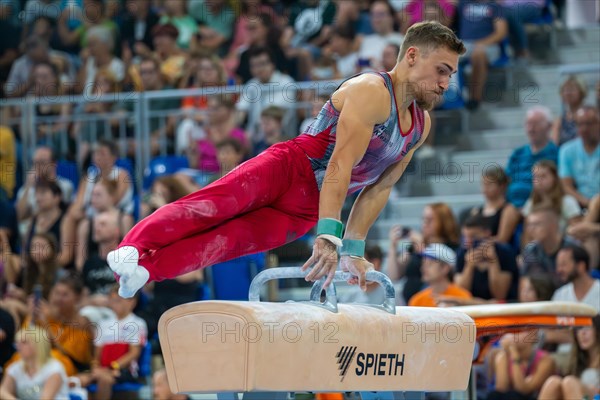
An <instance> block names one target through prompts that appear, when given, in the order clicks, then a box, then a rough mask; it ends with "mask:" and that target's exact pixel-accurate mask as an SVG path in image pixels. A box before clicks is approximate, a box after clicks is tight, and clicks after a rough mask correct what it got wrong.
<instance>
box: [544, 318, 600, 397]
mask: <svg viewBox="0 0 600 400" xmlns="http://www.w3.org/2000/svg"><path fill="white" fill-rule="evenodd" d="M592 323H593V325H592V326H582V327H578V328H576V329H575V331H574V332H573V336H574V337H573V342H574V343H575V346H573V349H572V351H571V357H570V362H569V370H568V371H567V376H565V377H564V378H562V377H560V376H552V377H550V378H548V379H547V380H546V382H545V383H544V386H543V387H542V390H541V392H540V396H539V398H540V399H544V400H568V399H592V398H594V396H598V394H600V315H596V316H595V317H594V318H592Z"/></svg>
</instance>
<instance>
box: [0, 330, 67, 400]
mask: <svg viewBox="0 0 600 400" xmlns="http://www.w3.org/2000/svg"><path fill="white" fill-rule="evenodd" d="M16 337H17V339H16V345H17V349H18V352H19V355H20V356H21V359H20V360H19V361H17V362H16V363H14V364H12V365H11V366H10V367H8V368H7V370H6V373H5V374H4V376H3V378H2V383H1V384H0V398H2V399H5V400H17V399H31V398H40V399H61V400H67V399H68V398H69V385H68V381H67V375H66V374H65V369H64V368H63V366H62V365H61V363H60V362H58V361H57V360H55V359H54V358H53V357H52V355H51V354H50V349H51V344H50V340H49V339H48V338H49V336H48V333H47V332H46V331H45V329H43V328H41V327H36V326H33V327H27V328H23V329H21V330H20V331H19V332H17V335H16Z"/></svg>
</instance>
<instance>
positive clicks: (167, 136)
mask: <svg viewBox="0 0 600 400" xmlns="http://www.w3.org/2000/svg"><path fill="white" fill-rule="evenodd" d="M139 75H140V82H139V89H140V91H143V92H150V91H158V90H169V89H173V88H174V87H173V86H171V85H170V84H167V83H166V82H165V80H164V78H163V74H162V73H161V66H160V62H159V60H158V59H157V58H155V57H144V58H142V60H141V61H140V64H139ZM149 103H150V105H149V107H150V113H152V112H154V111H167V110H177V109H178V108H179V107H180V102H179V100H178V99H176V98H167V99H156V100H153V101H150V102H149ZM134 108H135V105H134V104H133V103H131V102H129V103H127V109H128V110H129V111H133V110H134ZM148 124H149V128H150V141H151V150H152V154H157V153H158V152H159V149H160V148H161V146H164V148H166V149H167V153H172V152H173V148H174V145H175V141H174V140H172V137H173V135H174V132H175V124H176V119H175V117H174V116H168V117H166V118H162V117H161V118H157V117H154V118H152V117H150V118H149V121H148ZM165 140H166V143H165V142H164V141H165Z"/></svg>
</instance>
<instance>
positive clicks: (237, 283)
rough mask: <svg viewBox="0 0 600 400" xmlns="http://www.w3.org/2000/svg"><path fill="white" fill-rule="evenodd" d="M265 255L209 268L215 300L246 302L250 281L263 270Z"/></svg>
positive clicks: (249, 256) (241, 258)
mask: <svg viewBox="0 0 600 400" xmlns="http://www.w3.org/2000/svg"><path fill="white" fill-rule="evenodd" d="M265 262H266V253H257V254H252V255H248V256H243V257H240V258H236V259H233V260H230V261H226V262H224V263H220V264H215V265H213V266H212V267H209V268H210V274H211V280H212V289H213V290H212V295H213V298H214V299H215V300H248V289H249V288H250V282H252V279H253V278H254V277H255V276H256V274H258V273H259V272H260V271H262V270H263V269H264V268H265Z"/></svg>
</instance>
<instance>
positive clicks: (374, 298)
mask: <svg viewBox="0 0 600 400" xmlns="http://www.w3.org/2000/svg"><path fill="white" fill-rule="evenodd" d="M365 258H366V259H367V261H368V262H370V263H371V264H373V269H374V270H375V271H381V263H382V262H383V253H382V251H381V249H380V248H379V246H369V247H367V248H366V249H365ZM338 300H339V301H340V302H342V303H363V304H383V302H384V301H385V291H384V289H383V287H382V286H381V285H380V284H378V283H377V282H367V290H366V291H362V290H361V289H360V288H359V287H358V286H355V285H353V286H351V287H350V288H349V290H348V291H347V292H345V293H344V294H341V295H340V296H339V297H338Z"/></svg>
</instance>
